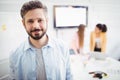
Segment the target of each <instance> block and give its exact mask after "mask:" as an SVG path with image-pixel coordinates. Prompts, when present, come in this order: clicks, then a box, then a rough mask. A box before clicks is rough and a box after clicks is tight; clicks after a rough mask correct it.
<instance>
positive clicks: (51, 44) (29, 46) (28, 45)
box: [24, 34, 53, 51]
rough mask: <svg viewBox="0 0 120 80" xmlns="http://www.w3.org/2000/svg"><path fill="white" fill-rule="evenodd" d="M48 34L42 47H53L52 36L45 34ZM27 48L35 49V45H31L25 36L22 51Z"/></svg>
mask: <svg viewBox="0 0 120 80" xmlns="http://www.w3.org/2000/svg"><path fill="white" fill-rule="evenodd" d="M47 36H48V43H47V44H46V45H45V46H43V47H42V48H45V47H53V41H52V38H51V37H50V36H49V35H48V34H47ZM28 49H31V50H35V47H33V46H32V45H31V43H30V40H29V37H28V38H27V40H26V41H25V47H24V51H26V50H28Z"/></svg>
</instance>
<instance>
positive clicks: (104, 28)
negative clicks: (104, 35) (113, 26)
mask: <svg viewBox="0 0 120 80" xmlns="http://www.w3.org/2000/svg"><path fill="white" fill-rule="evenodd" d="M102 32H107V26H106V25H105V24H103V25H102Z"/></svg>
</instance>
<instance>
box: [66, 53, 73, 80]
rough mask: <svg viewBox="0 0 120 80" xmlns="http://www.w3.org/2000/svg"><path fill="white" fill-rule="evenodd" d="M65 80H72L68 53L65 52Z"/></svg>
mask: <svg viewBox="0 0 120 80" xmlns="http://www.w3.org/2000/svg"><path fill="white" fill-rule="evenodd" d="M66 80H73V78H72V73H71V67H70V54H69V51H67V54H66Z"/></svg>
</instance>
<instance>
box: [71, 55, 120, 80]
mask: <svg viewBox="0 0 120 80" xmlns="http://www.w3.org/2000/svg"><path fill="white" fill-rule="evenodd" d="M71 70H72V75H73V79H74V80H120V62H119V61H116V60H114V59H112V58H110V57H107V58H106V59H105V60H96V59H94V58H90V59H89V60H88V55H71ZM93 71H102V72H105V73H107V76H106V77H103V78H102V79H98V78H93V75H92V74H89V72H93Z"/></svg>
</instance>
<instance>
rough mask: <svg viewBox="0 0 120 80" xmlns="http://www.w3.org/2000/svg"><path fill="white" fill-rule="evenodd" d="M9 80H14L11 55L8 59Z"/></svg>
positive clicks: (13, 66)
mask: <svg viewBox="0 0 120 80" xmlns="http://www.w3.org/2000/svg"><path fill="white" fill-rule="evenodd" d="M9 69H10V70H9V80H16V79H15V65H14V60H13V57H12V55H11V56H10V57H9Z"/></svg>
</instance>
